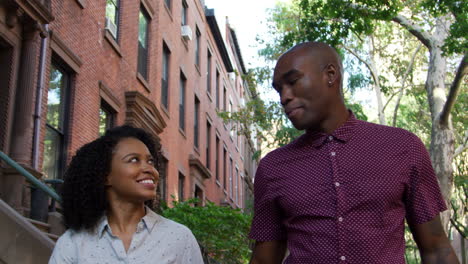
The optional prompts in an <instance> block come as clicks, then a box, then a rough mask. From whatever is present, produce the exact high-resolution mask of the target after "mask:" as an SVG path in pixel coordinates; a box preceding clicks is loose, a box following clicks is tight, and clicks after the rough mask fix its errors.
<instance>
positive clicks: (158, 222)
mask: <svg viewBox="0 0 468 264" xmlns="http://www.w3.org/2000/svg"><path fill="white" fill-rule="evenodd" d="M56 263H57V264H58V263H60V264H62V263H77V264H78V263H79V264H82V263H83V264H84V263H86V264H88V263H89V264H91V263H96V264H97V263H99V264H104V263H109V264H111V263H112V264H114V263H128V264H134V263H141V264H143V263H164V264H165V263H177V264H185V263H194V264H203V259H202V256H201V253H200V248H199V246H198V243H197V241H196V239H195V237H194V236H193V234H192V232H191V231H190V230H189V229H188V228H187V227H185V226H183V225H181V224H179V223H176V222H174V221H172V220H169V219H166V218H164V217H162V216H160V215H158V214H156V213H154V212H153V211H152V210H151V209H149V208H146V215H145V216H144V217H143V218H142V219H141V221H140V223H139V224H138V226H137V230H136V232H135V234H134V235H133V238H132V242H131V244H130V247H129V248H128V251H127V252H125V248H124V245H123V242H122V240H120V239H119V238H118V237H116V236H114V235H113V234H112V230H111V228H110V226H109V224H108V222H107V218H106V217H103V218H102V220H101V221H100V222H99V224H98V225H97V228H96V229H95V230H94V231H91V232H89V231H80V232H76V231H73V230H70V229H69V230H67V231H66V232H65V233H64V234H63V235H62V236H61V237H60V238H59V240H58V241H57V244H56V245H55V248H54V251H53V252H52V256H51V258H50V260H49V264H56Z"/></svg>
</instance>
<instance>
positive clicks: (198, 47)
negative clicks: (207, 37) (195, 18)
mask: <svg viewBox="0 0 468 264" xmlns="http://www.w3.org/2000/svg"><path fill="white" fill-rule="evenodd" d="M194 50H195V66H197V67H198V69H200V63H201V62H200V50H201V32H200V30H199V29H198V27H197V26H196V27H195V48H194Z"/></svg>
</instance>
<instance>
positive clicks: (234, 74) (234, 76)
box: [228, 72, 236, 81]
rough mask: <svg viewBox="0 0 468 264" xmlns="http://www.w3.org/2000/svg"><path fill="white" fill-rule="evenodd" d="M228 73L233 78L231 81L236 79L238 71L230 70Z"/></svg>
mask: <svg viewBox="0 0 468 264" xmlns="http://www.w3.org/2000/svg"><path fill="white" fill-rule="evenodd" d="M228 75H229V79H231V81H235V80H236V73H235V72H230V73H228Z"/></svg>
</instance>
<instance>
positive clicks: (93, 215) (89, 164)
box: [61, 125, 161, 231]
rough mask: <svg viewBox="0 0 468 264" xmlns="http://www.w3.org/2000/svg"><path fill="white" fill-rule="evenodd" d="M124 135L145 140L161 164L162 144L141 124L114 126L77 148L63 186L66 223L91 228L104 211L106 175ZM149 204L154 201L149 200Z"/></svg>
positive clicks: (76, 227)
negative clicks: (115, 150)
mask: <svg viewBox="0 0 468 264" xmlns="http://www.w3.org/2000/svg"><path fill="white" fill-rule="evenodd" d="M124 138H136V139H138V140H140V141H141V142H143V143H144V144H145V145H146V147H147V148H148V150H149V152H150V153H151V155H152V156H153V158H154V159H155V167H156V169H158V168H159V162H160V161H161V159H160V148H161V146H160V144H159V142H158V141H156V140H155V139H154V137H153V136H152V135H151V134H149V133H147V132H146V131H144V130H143V129H141V128H135V127H132V126H129V125H124V126H119V127H115V128H111V129H109V130H107V131H106V133H105V135H103V136H102V137H100V138H98V139H96V140H94V141H92V142H90V143H88V144H85V145H84V146H82V147H81V148H80V149H78V151H77V152H76V154H75V156H74V157H73V158H72V160H71V162H70V165H69V166H68V168H67V170H66V172H65V175H64V183H63V186H62V188H61V194H62V199H63V202H62V208H63V215H64V221H65V226H66V227H67V228H71V229H73V230H77V231H78V230H81V229H87V230H92V229H93V228H94V227H95V226H96V224H97V223H98V221H99V220H100V219H101V217H102V216H103V215H104V214H105V212H106V210H107V208H108V206H109V202H108V200H107V196H106V187H105V183H106V178H107V176H108V175H109V173H110V171H111V162H112V155H113V152H114V149H115V146H116V145H117V143H119V141H120V140H122V139H124ZM146 204H147V205H150V206H151V204H152V201H148V202H147V203H146Z"/></svg>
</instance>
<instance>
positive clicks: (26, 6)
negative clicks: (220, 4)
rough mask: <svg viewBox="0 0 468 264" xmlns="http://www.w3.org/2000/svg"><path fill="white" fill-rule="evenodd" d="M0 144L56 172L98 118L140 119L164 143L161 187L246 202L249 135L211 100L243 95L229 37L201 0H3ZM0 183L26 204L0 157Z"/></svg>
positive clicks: (42, 170)
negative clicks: (225, 120) (228, 120)
mask: <svg viewBox="0 0 468 264" xmlns="http://www.w3.org/2000/svg"><path fill="white" fill-rule="evenodd" d="M0 67H1V70H0V150H1V151H2V152H4V153H6V154H7V155H9V156H10V157H11V158H12V159H14V160H15V161H17V162H19V163H20V164H21V165H23V166H24V167H25V168H27V169H28V170H29V171H30V172H32V173H33V174H34V175H37V177H43V178H61V177H62V174H63V171H64V168H65V167H66V164H67V162H69V160H70V158H71V156H72V155H73V153H74V152H75V151H76V150H77V148H79V147H80V146H81V145H83V144H84V143H86V142H89V141H91V140H93V139H95V138H96V137H98V136H99V134H100V133H102V132H103V131H104V130H105V129H106V128H109V127H112V126H115V125H121V124H124V123H128V124H133V125H135V126H139V127H143V128H144V129H146V130H147V131H149V132H151V133H153V135H155V136H156V137H157V139H158V140H159V141H160V143H161V145H162V153H163V156H164V162H163V167H162V168H161V171H160V175H161V180H160V186H159V191H160V194H161V197H162V198H163V199H164V200H166V201H169V202H170V201H171V200H172V198H171V196H172V195H173V196H175V198H176V199H187V198H191V197H199V198H201V199H202V200H203V201H206V200H209V201H212V202H214V203H216V204H226V205H230V206H232V207H235V208H244V207H245V206H246V204H247V203H248V201H250V200H251V197H252V177H253V173H254V171H255V169H256V163H255V161H252V158H251V157H252V155H253V153H254V152H255V150H256V148H257V142H255V139H249V138H246V137H245V136H243V135H237V133H236V132H235V131H234V129H231V128H233V126H231V124H224V123H223V120H222V119H221V118H219V117H218V115H217V111H234V110H235V109H237V108H238V107H240V106H242V105H243V104H244V103H245V102H246V100H249V98H250V95H249V89H247V87H246V85H247V84H246V83H245V82H244V81H243V80H242V78H241V76H242V74H243V73H245V72H246V69H245V65H244V62H243V60H242V56H241V52H240V49H239V45H238V42H237V38H236V32H235V31H234V30H233V29H232V28H231V27H230V26H229V25H226V26H225V27H220V26H219V25H218V23H217V21H216V17H215V16H214V10H212V9H207V8H206V7H205V6H204V3H203V1H202V0H141V1H129V0H107V1H91V0H67V1H63V0H3V1H1V2H0ZM0 183H1V188H0V195H1V198H2V199H3V200H5V201H6V202H7V203H9V204H10V205H11V206H12V207H14V208H15V209H16V210H18V211H23V210H24V209H27V208H28V203H29V201H28V195H27V191H26V190H27V188H26V187H25V182H24V179H23V177H21V176H19V175H17V173H16V172H13V171H11V170H9V169H7V168H5V167H2V169H1V172H0Z"/></svg>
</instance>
